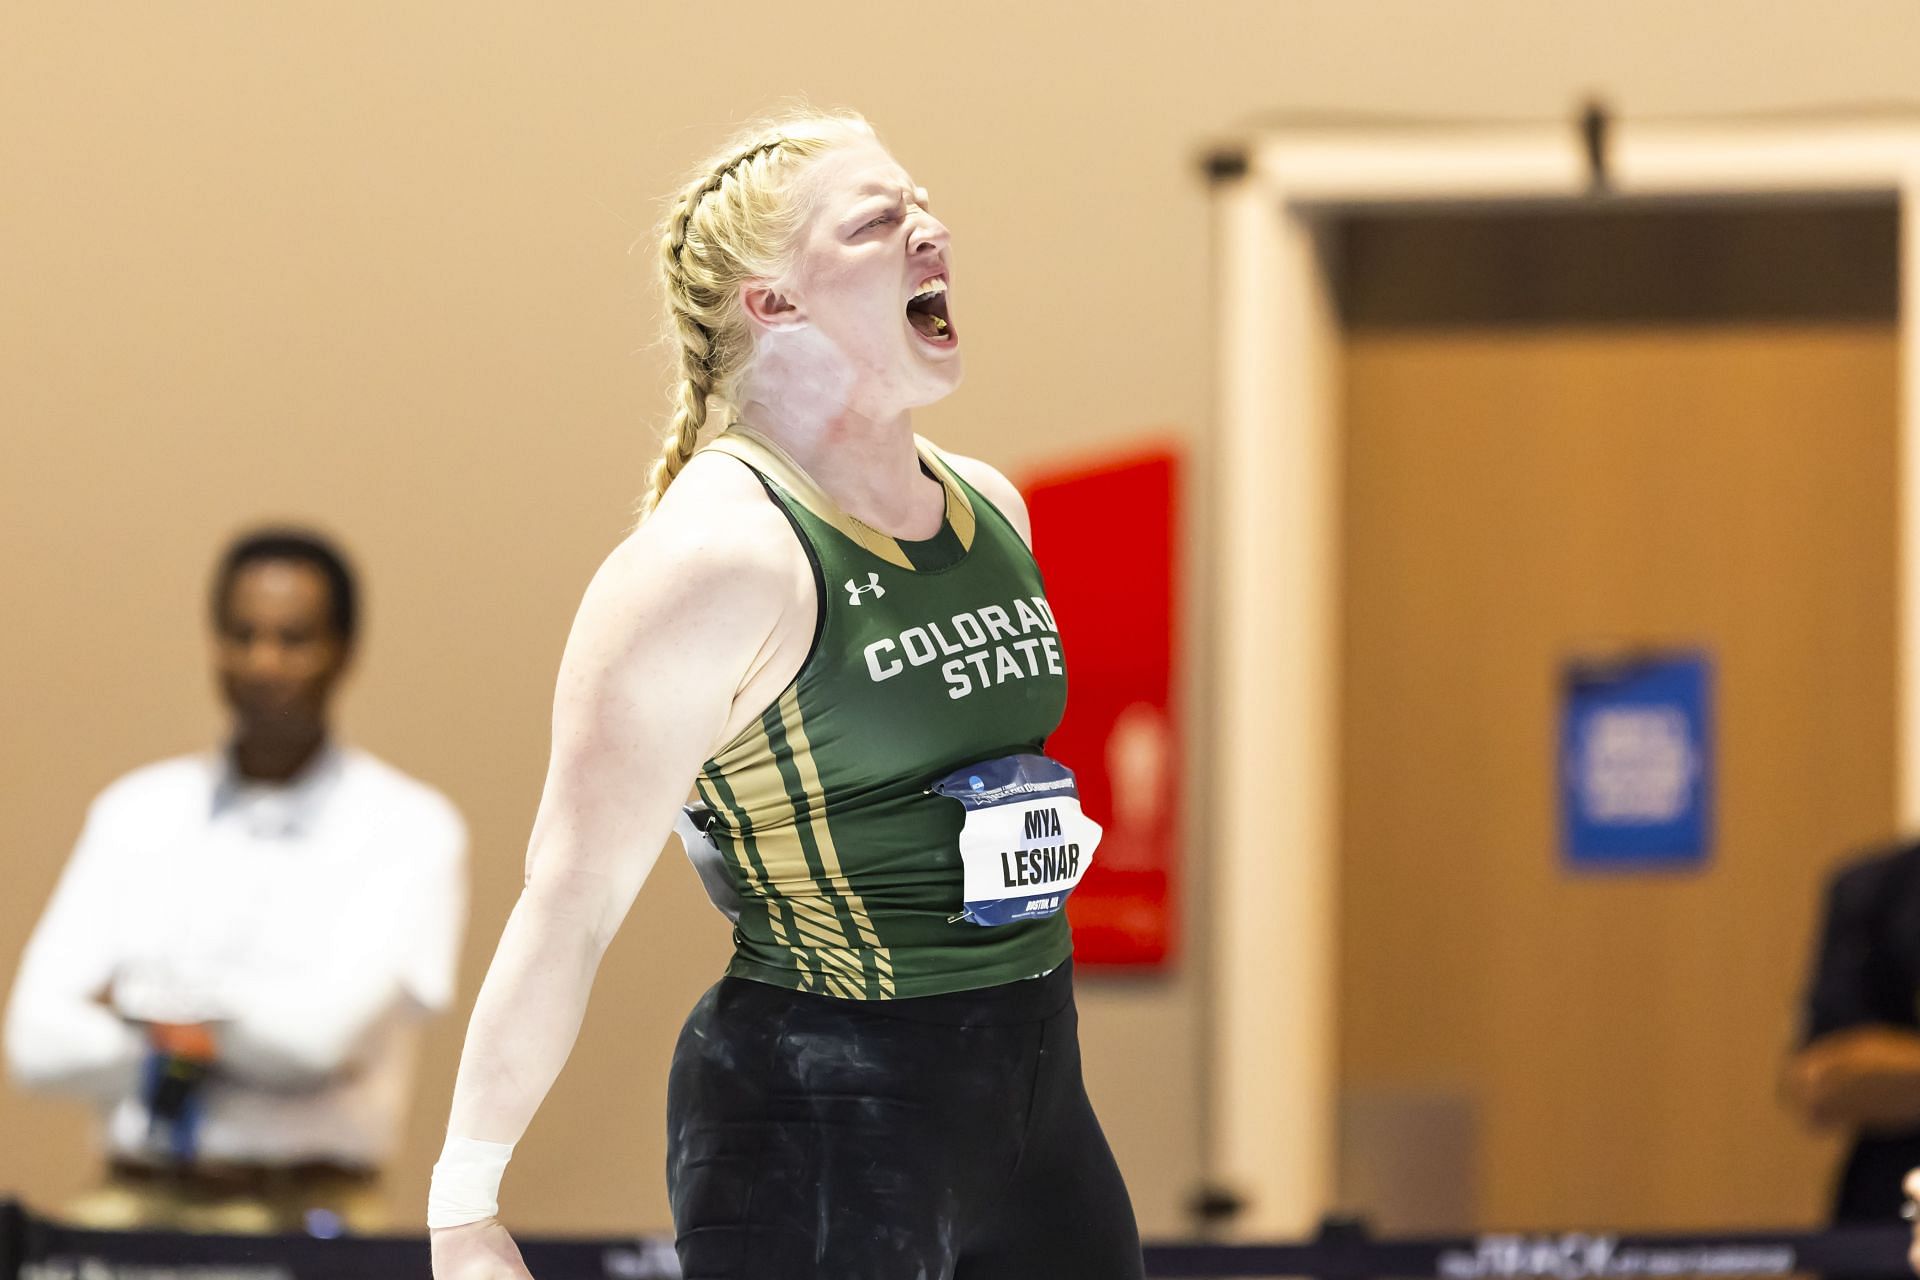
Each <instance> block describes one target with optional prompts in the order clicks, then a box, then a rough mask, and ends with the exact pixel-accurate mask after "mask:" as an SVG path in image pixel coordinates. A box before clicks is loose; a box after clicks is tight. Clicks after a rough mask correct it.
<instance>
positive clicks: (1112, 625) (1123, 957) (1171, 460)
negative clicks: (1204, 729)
mask: <svg viewBox="0 0 1920 1280" xmlns="http://www.w3.org/2000/svg"><path fill="white" fill-rule="evenodd" d="M1178 485H1179V463H1178V458H1177V456H1176V455H1175V454H1174V453H1173V452H1172V451H1171V450H1168V449H1159V450H1150V451H1142V452H1137V453H1131V454H1126V455H1121V456H1115V457H1109V458H1103V459H1094V460H1089V461H1087V462H1084V463H1081V464H1078V465H1073V466H1071V467H1065V468H1062V469H1059V470H1055V471H1049V472H1046V473H1044V474H1041V475H1038V476H1034V477H1031V478H1030V479H1029V480H1028V482H1027V483H1026V484H1024V485H1022V486H1021V489H1022V491H1023V492H1024V493H1025V495H1026V499H1027V507H1028V510H1029V511H1030V512H1031V513H1032V516H1033V541H1034V552H1035V555H1036V557H1037V558H1038V560H1039V562H1040V570H1041V572H1042V573H1043V574H1044V575H1045V576H1046V583H1047V601H1048V603H1049V604H1050V605H1052V607H1053V612H1054V616H1055V617H1056V618H1057V619H1058V620H1059V623H1060V643H1061V647H1062V649H1063V650H1064V652H1065V654H1066V659H1067V716H1066V720H1065V721H1064V722H1063V723H1062V724H1061V726H1060V729H1059V731H1058V732H1056V733H1055V734H1054V735H1053V737H1052V738H1050V739H1048V742H1047V754H1048V755H1050V756H1053V757H1054V758H1055V759H1057V760H1060V761H1061V762H1062V763H1064V764H1066V765H1067V766H1068V767H1069V768H1071V769H1072V770H1073V771H1074V773H1075V774H1076V775H1077V776H1078V778H1079V781H1080V797H1081V804H1082V806H1083V807H1084V808H1085V809H1086V811H1087V814H1088V815H1089V816H1090V817H1092V818H1093V819H1094V821H1096V822H1099V823H1100V824H1102V825H1103V826H1104V827H1105V828H1106V835H1105V837H1104V838H1103V839H1102V840H1101V842H1100V849H1099V852H1098V853H1097V854H1096V855H1095V856H1094V860H1093V866H1092V867H1091V869H1089V870H1088V872H1087V875H1086V878H1085V879H1084V880H1082V881H1081V882H1080V887H1079V888H1078V889H1076V890H1075V891H1074V894H1073V897H1072V898H1070V899H1068V902H1067V914H1068V917H1069V918H1070V919H1071V920H1072V921H1073V935H1074V959H1075V963H1076V964H1077V965H1079V966H1081V967H1101V966H1120V967H1127V968H1158V967H1163V966H1164V965H1165V964H1166V962H1167V959H1168V958H1169V956H1170V955H1171V954H1172V952H1173V945H1174V917H1175V895H1174V886H1175V871H1176V866H1177V863H1178V845H1179V840H1178V837H1179V832H1180V768H1181V760H1182V756H1181V743H1180V732H1179V721H1178V718H1177V716H1176V715H1175V708H1174V702H1173V693H1174V679H1173V672H1174V665H1173V664H1174V657H1175V622H1174V620H1175V616H1176V615H1175V610H1176V609H1177V607H1178V601H1179V599H1180V595H1179V579H1178V558H1177V556H1176V554H1175V538H1176V531H1177V529H1178V523H1177V519H1176V517H1177V506H1176V499H1177V494H1178V492H1179V488H1178Z"/></svg>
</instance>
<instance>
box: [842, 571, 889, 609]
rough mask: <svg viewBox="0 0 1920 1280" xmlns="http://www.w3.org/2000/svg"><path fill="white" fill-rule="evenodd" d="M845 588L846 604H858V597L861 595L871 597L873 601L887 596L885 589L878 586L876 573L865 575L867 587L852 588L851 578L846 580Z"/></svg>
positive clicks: (878, 580)
mask: <svg viewBox="0 0 1920 1280" xmlns="http://www.w3.org/2000/svg"><path fill="white" fill-rule="evenodd" d="M846 587H847V603H848V604H859V603H860V597H861V596H863V595H871V596H872V597H873V598H874V599H875V600H878V599H879V598H880V597H881V596H884V595H886V594H887V589H886V588H885V587H883V586H881V585H880V575H879V574H877V573H869V574H867V585H866V586H864V587H856V586H854V585H853V579H852V578H848V579H847V582H846Z"/></svg>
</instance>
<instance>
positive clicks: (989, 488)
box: [940, 449, 1033, 546]
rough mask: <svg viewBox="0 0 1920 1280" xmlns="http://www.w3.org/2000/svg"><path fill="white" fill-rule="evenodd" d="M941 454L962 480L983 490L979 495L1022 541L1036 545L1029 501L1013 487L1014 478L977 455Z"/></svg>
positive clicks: (943, 452) (945, 452)
mask: <svg viewBox="0 0 1920 1280" xmlns="http://www.w3.org/2000/svg"><path fill="white" fill-rule="evenodd" d="M940 456H941V457H943V458H945V459H946V460H947V463H948V465H949V466H951V467H952V468H953V469H954V471H955V473H957V474H958V475H959V477H960V478H961V479H962V480H965V481H966V482H967V483H968V484H970V485H972V486H973V487H974V488H975V489H978V490H979V491H980V496H981V497H983V498H985V499H986V500H987V501H988V502H991V503H992V504H993V505H994V506H996V507H998V508H999V509H1000V514H1001V515H1003V516H1005V517H1006V518H1007V523H1009V524H1011V525H1012V526H1013V528H1014V532H1016V533H1018V534H1019V535H1020V540H1021V541H1022V542H1025V543H1026V544H1027V545H1028V546H1032V545H1033V524H1032V521H1031V520H1030V519H1029V518H1028V516H1027V500H1026V499H1025V498H1022V497H1021V496H1020V491H1019V490H1018V489H1016V488H1014V487H1013V481H1011V480H1009V479H1007V478H1006V477H1005V476H1004V475H1002V474H1000V471H999V469H998V468H996V467H994V466H992V465H991V464H989V463H985V462H982V461H980V459H978V458H969V457H966V456H964V455H963V454H958V453H948V452H947V451H946V450H945V449H942V450H941V451H940Z"/></svg>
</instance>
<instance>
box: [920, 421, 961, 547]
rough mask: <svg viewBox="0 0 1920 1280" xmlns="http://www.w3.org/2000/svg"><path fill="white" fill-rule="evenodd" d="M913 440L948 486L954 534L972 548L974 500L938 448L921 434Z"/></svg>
mask: <svg viewBox="0 0 1920 1280" xmlns="http://www.w3.org/2000/svg"><path fill="white" fill-rule="evenodd" d="M913 442H914V444H916V445H918V446H919V448H920V456H921V458H923V459H924V460H925V461H926V462H927V463H928V465H929V466H930V467H931V468H932V469H933V473H934V474H935V475H936V476H939V477H940V483H941V484H943V485H945V486H946V487H947V523H948V524H950V525H952V526H953V536H954V537H956V538H958V539H960V545H961V546H963V547H968V548H971V547H972V546H973V531H974V527H975V524H976V519H975V517H974V514H973V500H972V499H971V498H969V497H967V491H966V489H964V488H963V487H961V484H960V481H959V479H958V478H957V477H956V476H955V475H954V474H953V468H952V467H950V466H948V465H947V460H946V459H945V458H943V457H941V456H940V451H939V450H938V449H936V448H934V447H933V445H932V444H930V443H929V442H928V441H925V440H922V439H921V438H920V437H919V436H915V437H914V438H913ZM956 494H957V495H959V498H960V500H959V501H958V502H955V501H954V495H956Z"/></svg>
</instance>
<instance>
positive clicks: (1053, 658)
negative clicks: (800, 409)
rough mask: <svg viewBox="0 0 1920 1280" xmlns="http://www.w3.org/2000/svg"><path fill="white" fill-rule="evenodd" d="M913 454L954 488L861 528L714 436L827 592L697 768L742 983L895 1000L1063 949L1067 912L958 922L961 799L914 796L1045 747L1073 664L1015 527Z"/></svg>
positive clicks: (1062, 955)
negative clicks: (933, 525)
mask: <svg viewBox="0 0 1920 1280" xmlns="http://www.w3.org/2000/svg"><path fill="white" fill-rule="evenodd" d="M918 446H919V452H920V458H921V465H922V467H923V469H924V470H925V471H926V472H927V473H928V474H929V475H931V476H933V477H934V478H935V479H937V480H939V481H940V484H941V485H942V487H943V488H944V489H945V490H946V494H947V510H946V518H945V520H944V521H943V522H942V524H941V528H940V531H939V533H938V534H936V535H935V536H934V537H932V538H929V539H928V540H926V541H925V542H903V541H900V540H897V539H894V538H890V537H888V536H886V535H885V534H882V533H880V532H878V531H877V530H874V529H872V528H869V527H868V526H866V525H863V524H861V523H860V522H859V521H857V520H855V519H854V518H853V517H851V516H849V515H847V514H846V513H845V512H844V511H841V510H840V509H839V507H838V506H836V505H835V504H834V502H833V500H832V499H830V498H828V497H827V496H826V494H825V493H823V492H822V491H821V490H820V488H819V486H817V485H815V484H814V483H813V482H812V481H811V480H810V479H808V477H807V475H806V473H805V472H803V471H802V470H801V469H800V468H799V466H798V465H797V464H796V463H795V462H794V461H793V460H792V459H791V458H790V457H788V456H787V455H786V454H785V453H783V452H781V451H780V449H779V448H778V447H776V446H775V445H773V444H772V442H770V441H768V440H766V439H765V438H763V437H761V436H759V435H756V434H755V433H753V432H751V431H748V430H746V429H744V428H740V427H735V428H733V429H731V430H729V431H728V432H726V433H725V434H723V435H722V436H721V437H720V438H719V439H717V440H715V441H714V442H713V443H711V444H710V445H708V446H707V447H708V448H710V449H714V450H717V451H720V452H724V453H727V454H730V455H732V456H733V457H735V458H738V459H740V460H741V461H742V462H744V463H746V464H747V465H748V466H749V467H751V468H752V469H753V470H754V472H755V473H756V474H757V475H758V476H759V477H760V479H761V481H762V483H763V484H764V485H765V486H766V489H767V492H768V494H769V495H770V496H771V497H772V499H773V501H774V502H776V503H777V504H779V506H780V508H781V509H782V510H783V511H785V512H786V514H787V517H788V519H789V520H790V521H791V522H792V524H793V527H794V531H795V532H796V533H797V534H798V535H799V537H800V540H801V542H802V544H803V545H804V546H805V548H806V552H807V557H808V559H809V560H810V561H811V562H812V564H813V569H814V583H815V587H816V589H817V590H818V592H819V597H820V614H819V621H818V623H817V629H816V631H815V635H814V642H813V648H812V650H811V652H810V653H809V654H808V656H807V659H806V662H805V664H804V665H803V666H802V667H801V669H800V674H799V675H798V676H796V677H795V678H794V680H793V682H792V683H791V684H790V685H788V686H787V688H786V690H785V692H783V693H782V694H781V696H780V697H779V699H778V700H777V701H775V703H774V704H773V705H772V706H771V707H769V708H767V711H766V714H764V715H763V716H761V717H760V719H759V720H758V721H756V722H755V723H754V724H753V725H751V726H749V727H748V728H747V729H746V731H745V732H743V733H742V734H741V735H740V736H739V737H737V738H736V739H734V740H733V741H732V742H731V743H729V744H727V746H726V747H725V748H724V749H723V750H721V751H720V753H719V754H718V755H716V756H714V758H713V759H711V760H709V761H707V763H706V765H705V766H704V767H703V768H702V770H701V773H700V778H699V784H698V785H699V790H700V795H701V798H702V799H703V800H704V801H705V802H706V804H707V805H708V806H709V807H710V808H711V809H712V810H713V813H714V815H715V819H714V821H713V823H712V825H711V828H710V830H709V831H708V835H709V836H710V838H711V839H712V841H713V843H714V844H715V845H716V846H718V848H719V851H720V861H721V866H722V868H723V873H724V875H725V878H726V880H727V882H728V886H729V887H730V888H731V889H732V891H733V892H732V895H731V896H733V897H734V898H735V899H736V900H737V901H738V904H739V908H740V913H739V918H738V919H737V920H736V922H735V926H734V935H733V936H734V956H733V961H732V963H731V964H730V965H729V966H728V969H727V972H728V973H730V974H732V975H734V976H736V977H741V978H751V979H754V980H757V981H760V982H767V983H773V984H775V985H778V986H783V987H789V988H793V989H796V990H801V991H812V992H819V993H821V994H824V995H833V996H840V997H843V998H847V999H857V1000H891V999H899V998H905V997H911V996H924V995H936V994H939V993H942V992H947V991H963V990H970V989H973V988H978V987H987V986H994V985H997V984H1000V983H1004V982H1013V981H1017V980H1019V979H1021V978H1030V977H1034V976H1036V975H1038V974H1042V973H1045V972H1047V971H1049V970H1051V969H1053V968H1054V967H1055V966H1057V965H1059V964H1060V963H1062V962H1063V961H1064V960H1066V958H1067V956H1068V954H1069V953H1070V952H1071V950H1072V939H1071V937H1070V935H1069V933H1068V930H1067V920H1066V915H1065V913H1064V912H1061V913H1060V914H1057V915H1053V916H1050V917H1048V918H1046V919H1039V920H1028V921H1019V922H1016V923H1012V924H1006V925H999V926H995V927H992V928H983V927H980V926H978V925H975V924H973V923H971V922H969V921H966V920H962V919H959V918H958V917H959V916H960V915H961V913H962V903H961V895H962V884H961V860H960V851H959V844H958V840H959V834H960V828H961V822H962V809H961V806H960V804H959V803H958V802H957V801H955V800H952V799H948V798H946V797H945V796H939V795H934V794H932V793H931V792H930V791H929V790H928V788H929V787H930V786H932V785H933V784H934V783H935V782H937V781H939V780H940V779H942V778H943V777H945V776H946V775H948V774H949V773H951V772H953V771H954V770H956V769H959V768H961V767H962V766H965V765H969V764H973V763H975V762H978V761H984V760H990V759H994V758H997V757H1001V756H1007V755H1012V754H1017V753H1038V752H1040V751H1041V748H1042V745H1043V744H1044V742H1045V740H1046V737H1047V735H1048V734H1049V733H1051V732H1052V731H1053V730H1054V728H1055V727H1056V726H1057V725H1058V724H1059V723H1060V717H1061V713H1062V712H1063V711H1064V709H1065V707H1066V697H1067V677H1066V665H1065V662H1064V660H1063V657H1062V655H1061V651H1060V638H1059V634H1058V632H1057V631H1056V629H1055V626H1054V619H1053V612H1052V610H1051V609H1049V608H1048V607H1047V600H1046V594H1045V590H1044V588H1043V587H1042V585H1041V581H1040V571H1039V568H1038V567H1037V566H1036V565H1035V564H1034V560H1033V556H1032V554H1031V553H1029V552H1028V550H1027V548H1026V545H1025V543H1023V542H1022V541H1021V539H1020V535H1019V534H1018V533H1016V532H1015V531H1014V529H1013V527H1012V526H1011V525H1010V524H1008V523H1007V521H1006V519H1005V517H1003V516H1002V515H1001V514H1000V512H999V511H997V510H996V509H995V508H994V507H993V505H992V504H991V503H989V502H987V501H986V500H985V499H984V498H982V497H981V496H980V495H979V493H978V492H976V491H975V490H974V489H973V488H972V487H971V486H969V485H968V484H967V483H966V482H965V481H963V480H961V479H960V477H959V476H957V475H955V474H954V472H953V470H952V469H951V468H950V467H948V466H947V464H946V462H945V461H944V460H943V459H942V458H941V457H940V455H939V454H938V453H937V452H936V451H935V450H934V449H933V447H932V446H931V445H929V444H927V443H926V442H925V441H919V442H918Z"/></svg>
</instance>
